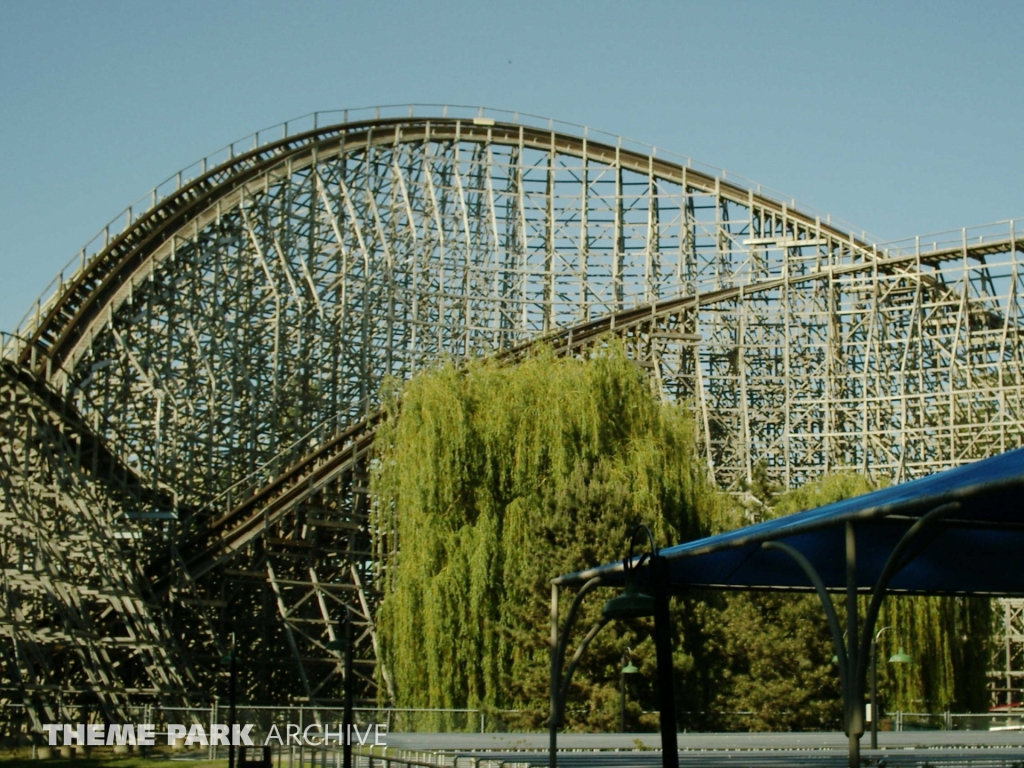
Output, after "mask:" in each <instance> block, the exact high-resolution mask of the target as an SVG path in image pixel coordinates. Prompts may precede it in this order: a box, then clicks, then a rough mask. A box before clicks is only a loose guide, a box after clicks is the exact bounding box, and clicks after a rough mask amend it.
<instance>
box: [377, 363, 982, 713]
mask: <svg viewBox="0 0 1024 768" xmlns="http://www.w3.org/2000/svg"><path fill="white" fill-rule="evenodd" d="M399 402H400V408H399ZM386 407H387V412H388V417H387V419H386V420H385V422H384V424H383V425H382V427H381V428H380V430H379V432H378V437H377V443H376V446H377V451H378V453H377V459H376V462H375V465H374V469H373V472H372V476H371V492H372V494H373V497H374V499H375V507H374V510H375V511H374V514H375V516H376V519H375V521H374V529H375V530H376V531H377V537H376V542H375V544H376V546H377V547H378V551H379V552H381V553H383V554H389V556H388V557H386V558H385V563H386V565H385V567H384V571H383V573H382V574H381V576H382V581H381V583H382V585H383V589H384V592H385V595H384V598H383V601H382V605H381V608H380V611H379V612H378V628H379V632H380V638H381V643H382V656H383V660H384V664H385V666H386V668H387V669H388V670H389V672H390V673H391V678H392V680H393V684H394V687H395V696H396V700H395V702H394V703H395V704H396V705H399V706H407V707H430V708H461V707H472V708H482V709H485V710H508V709H517V710H520V714H519V715H518V716H512V715H509V714H507V713H504V714H503V715H502V719H504V720H505V721H506V722H507V723H508V724H509V725H510V726H511V727H518V728H537V727H540V726H541V725H542V724H543V722H544V720H545V719H546V717H547V696H548V690H547V686H548V646H547V638H548V626H549V600H550V586H549V580H550V578H551V577H552V576H554V575H556V574H560V573H568V572H571V571H574V570H578V569H581V568H583V567H587V566H591V565H594V564H596V563H601V562H607V561H610V560H614V559H618V558H620V557H621V556H622V555H623V552H624V548H625V543H624V535H625V532H626V531H627V530H628V528H629V527H631V526H632V525H634V524H635V523H637V522H645V523H647V524H648V525H649V526H650V527H651V528H652V530H653V531H654V532H655V535H656V538H657V540H658V542H659V544H661V545H663V544H666V543H675V542H677V541H684V540H689V539H693V538H696V537H699V536H702V535H707V534H708V533H711V532H717V531H721V530H724V529H730V528H734V527H736V526H737V525H740V524H742V522H741V521H743V519H744V516H746V517H747V518H748V519H749V514H750V513H749V511H748V510H743V509H741V508H740V507H739V506H738V504H737V503H734V502H733V501H731V500H730V499H729V497H727V496H726V495H724V494H721V493H718V492H717V491H715V490H714V489H713V488H711V487H709V485H708V484H707V482H706V481H705V479H704V472H703V469H702V466H701V463H700V462H699V461H698V460H697V459H696V457H695V456H694V448H693V445H694V430H693V425H692V423H691V421H690V419H689V417H688V416H687V414H686V412H685V410H684V409H683V408H682V407H679V406H675V405H669V404H663V403H660V402H659V401H657V400H656V399H655V398H654V397H652V395H651V392H650V389H649V387H648V385H647V383H646V382H645V380H644V378H643V376H642V374H641V373H640V371H639V369H638V368H637V367H636V366H635V365H634V364H633V363H632V362H630V361H629V360H628V359H627V357H626V355H625V353H624V351H623V350H622V348H621V347H620V346H619V345H618V344H615V343H612V344H610V345H609V346H606V347H604V348H602V349H601V350H599V351H598V352H597V353H595V354H593V355H592V356H591V357H590V358H589V359H586V360H579V359H571V358H559V357H556V356H555V355H554V354H553V353H552V352H551V351H550V350H542V351H540V352H539V353H537V354H536V355H534V356H532V357H530V358H528V359H527V360H525V361H523V362H521V363H519V364H517V365H515V366H505V365H501V364H498V363H496V362H494V361H477V362H472V363H470V364H468V365H467V366H464V367H456V366H455V365H452V364H448V365H443V366H440V367H438V368H436V369H434V370H432V371H429V372H427V373H425V374H422V375H420V376H417V377H416V378H414V379H413V380H412V381H410V382H409V383H408V384H407V385H406V386H405V387H404V389H403V390H402V391H401V393H400V396H399V395H397V394H395V393H392V395H391V396H389V398H388V400H387V406H386ZM399 410H400V411H401V418H398V413H399ZM871 489H872V485H871V483H870V482H869V481H868V480H867V479H865V478H864V477H862V476H859V475H856V474H853V473H841V474H836V475H831V476H828V477H825V478H822V479H821V480H819V481H817V482H815V483H811V484H808V485H807V486H805V487H803V488H800V489H797V490H795V491H789V492H785V493H782V492H781V491H780V489H779V488H777V487H776V486H774V485H772V483H771V482H770V481H769V477H768V473H767V471H766V467H764V466H763V465H758V466H757V467H755V472H754V474H753V480H752V482H751V483H750V484H749V487H748V488H747V489H746V490H747V492H748V498H750V497H754V498H756V499H757V501H756V502H754V503H755V504H758V505H759V506H758V511H757V516H758V517H761V518H767V517H773V516H777V515H782V514H789V513H791V512H796V511H799V510H802V509H809V508H813V507H817V506H821V505H823V504H827V503H830V502H833V501H838V500H840V499H843V498H848V497H851V496H855V495H858V494H861V493H865V492H867V491H869V490H871ZM604 597H607V595H605V596H604ZM600 608H601V598H600V597H598V598H594V599H590V600H587V601H585V602H584V604H583V606H582V610H581V614H580V617H579V619H578V621H577V624H576V627H577V629H578V632H577V637H579V635H581V634H582V633H583V632H585V631H586V629H587V628H588V627H589V626H590V625H591V624H592V623H593V622H594V621H595V620H596V619H597V617H598V615H599V613H600ZM863 608H864V606H863V605H862V607H861V610H862V611H863ZM837 609H838V611H839V613H840V615H842V614H843V607H842V605H837ZM563 611H564V608H563ZM672 612H673V632H674V637H673V648H674V649H675V650H674V666H675V669H676V674H677V682H676V692H677V709H678V711H679V712H680V725H681V726H682V727H687V728H691V729H727V730H728V729H742V730H747V729H758V730H791V729H815V728H837V727H839V726H840V713H841V704H840V694H839V681H838V674H837V670H836V668H835V666H834V665H833V664H832V662H831V658H832V654H833V648H832V644H831V636H830V635H829V633H828V629H827V625H826V622H825V619H824V616H823V613H822V610H821V607H820V605H819V604H818V602H817V598H816V597H815V596H814V595H787V594H765V593H734V594H721V593H707V594H698V593H694V594H691V595H687V596H685V597H681V598H677V599H676V600H674V601H673V608H672ZM887 625H892V626H893V629H892V630H890V631H887V632H886V633H884V634H883V635H882V640H881V642H880V646H879V659H880V662H881V663H880V665H879V682H880V691H881V693H882V701H883V704H884V705H886V706H887V707H888V708H889V709H890V710H892V709H895V708H897V707H899V708H903V709H921V708H926V709H931V710H933V711H939V710H942V709H946V708H951V709H961V710H962V709H968V708H975V709H976V708H980V707H983V705H984V695H985V693H984V685H985V664H986V660H987V658H988V656H987V654H988V650H989V646H988V642H989V638H990V637H991V634H992V612H991V609H990V607H989V603H988V601H986V600H953V599H939V598H909V599H908V598H892V597H891V598H889V599H888V600H887V601H886V604H885V607H884V608H883V612H882V615H881V617H880V619H879V623H878V627H883V626H887ZM897 643H898V644H899V645H903V646H905V647H906V649H907V651H908V652H909V653H910V654H911V655H912V656H914V658H915V663H914V664H913V665H909V666H908V667H906V668H897V667H896V665H888V664H885V660H886V659H888V657H889V655H891V654H892V653H894V652H895V651H896V647H897ZM627 647H629V648H631V649H632V659H633V661H634V663H635V664H636V665H637V666H638V667H639V668H640V674H638V675H634V676H631V678H630V680H629V696H628V705H627V723H628V727H629V728H630V729H638V728H643V729H653V728H656V727H657V719H656V717H655V716H651V715H643V714H642V711H643V710H651V709H654V708H655V701H656V689H655V679H656V677H655V655H654V650H653V644H652V642H651V639H650V625H649V623H647V622H645V621H641V620H638V621H633V622H616V623H614V624H612V625H610V626H609V627H607V628H605V629H604V630H603V631H602V633H601V634H599V635H598V637H597V639H596V640H595V641H594V642H593V643H592V644H591V646H590V648H589V649H588V651H587V653H586V655H585V656H584V658H583V662H582V663H581V666H580V668H579V670H578V671H577V673H576V676H575V678H574V683H573V687H572V689H571V691H570V695H569V699H568V703H567V710H566V716H567V723H568V727H570V728H586V729H590V730H614V729H616V728H617V723H618V708H619V694H618V686H619V682H620V676H619V670H620V669H621V666H622V662H623V654H624V652H625V650H626V648H627ZM737 712H743V713H745V714H744V715H743V716H741V717H737V716H734V715H728V714H725V713H737Z"/></svg>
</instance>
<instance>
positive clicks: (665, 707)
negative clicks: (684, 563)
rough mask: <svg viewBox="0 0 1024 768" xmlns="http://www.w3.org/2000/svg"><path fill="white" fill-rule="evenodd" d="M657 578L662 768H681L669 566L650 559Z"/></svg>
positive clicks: (662, 560)
mask: <svg viewBox="0 0 1024 768" xmlns="http://www.w3.org/2000/svg"><path fill="white" fill-rule="evenodd" d="M651 575H652V576H653V577H654V587H655V589H654V650H655V653H656V654H657V659H658V665H657V669H658V712H659V715H660V717H659V719H660V726H661V765H662V768H679V745H678V741H677V738H676V702H675V691H674V690H673V685H672V677H673V669H672V636H671V633H670V629H669V614H668V589H667V587H668V563H667V561H666V560H665V558H663V557H661V556H660V555H654V556H653V557H652V558H651Z"/></svg>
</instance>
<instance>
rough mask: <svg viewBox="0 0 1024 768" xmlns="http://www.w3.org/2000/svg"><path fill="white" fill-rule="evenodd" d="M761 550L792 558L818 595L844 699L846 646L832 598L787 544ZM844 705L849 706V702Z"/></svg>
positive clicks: (774, 543) (764, 546) (776, 543)
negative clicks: (770, 550)
mask: <svg viewBox="0 0 1024 768" xmlns="http://www.w3.org/2000/svg"><path fill="white" fill-rule="evenodd" d="M761 548H762V549H777V550H779V551H780V552H784V553H785V554H787V555H789V557H790V558H792V559H793V561H794V562H796V564H797V565H799V566H800V568H801V569H802V570H803V572H804V573H805V574H806V575H807V578H808V579H810V581H811V584H813V585H814V591H815V592H817V593H818V599H819V600H820V601H821V606H822V608H824V609H825V616H826V617H827V618H828V628H829V630H830V631H831V632H832V644H833V645H834V646H835V649H836V659H837V660H838V662H839V685H840V687H841V688H842V691H843V698H844V699H846V698H847V689H848V685H849V679H850V676H849V660H848V658H847V654H846V645H845V643H844V642H843V630H842V627H840V625H839V616H838V614H836V608H835V606H834V605H832V598H831V597H830V596H829V594H828V591H827V590H826V589H825V584H824V582H823V581H822V580H821V576H819V575H818V571H817V570H815V568H814V566H813V565H811V561H810V560H808V559H807V558H806V557H804V556H803V554H801V552H800V551H799V550H797V549H795V548H794V547H791V546H790V545H789V544H783V543H782V542H781V541H766V542H764V543H763V544H762V545H761ZM845 703H846V704H847V706H849V702H845Z"/></svg>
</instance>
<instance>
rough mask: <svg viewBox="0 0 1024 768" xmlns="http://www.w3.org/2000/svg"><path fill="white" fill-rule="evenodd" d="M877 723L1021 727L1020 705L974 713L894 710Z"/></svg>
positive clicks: (910, 727)
mask: <svg viewBox="0 0 1024 768" xmlns="http://www.w3.org/2000/svg"><path fill="white" fill-rule="evenodd" d="M879 723H880V725H882V726H883V729H886V730H893V731H991V730H996V729H998V730H1024V709H1017V710H1011V711H1009V712H976V713H958V712H894V713H892V714H891V715H890V716H889V717H888V718H882V719H881V720H880V721H879ZM885 726H888V728H885Z"/></svg>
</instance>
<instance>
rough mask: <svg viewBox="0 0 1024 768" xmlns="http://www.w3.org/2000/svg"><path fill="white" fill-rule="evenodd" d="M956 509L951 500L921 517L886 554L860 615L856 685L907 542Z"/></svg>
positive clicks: (860, 678) (903, 564)
mask: <svg viewBox="0 0 1024 768" xmlns="http://www.w3.org/2000/svg"><path fill="white" fill-rule="evenodd" d="M958 509H960V502H959V501H951V502H949V503H948V504H943V505H942V506H939V507H936V508H935V509H933V510H932V511H931V512H929V513H928V514H926V515H923V516H922V517H921V518H920V519H919V520H918V521H917V522H916V523H914V524H913V525H912V526H910V529H909V530H908V531H907V532H906V533H905V534H903V538H902V539H900V541H899V543H898V544H897V545H896V548H895V549H894V550H893V551H892V554H890V555H889V559H888V560H886V562H885V567H884V568H882V573H881V574H880V575H879V577H878V581H877V582H876V583H875V588H874V589H873V590H872V592H871V602H870V603H869V604H868V610H867V613H865V614H864V626H863V627H862V629H861V640H860V648H861V652H860V653H858V654H857V667H856V677H855V678H854V679H855V680H856V681H857V683H858V684H859V683H860V681H861V680H862V679H863V677H864V671H865V669H866V668H867V658H866V654H865V653H864V651H865V650H867V648H868V647H869V646H870V644H871V639H872V635H873V633H874V631H875V621H876V620H877V619H878V612H879V611H880V610H881V608H882V600H883V599H884V598H885V592H886V590H887V589H888V588H889V581H890V580H891V579H892V577H893V576H895V575H896V574H897V573H899V572H900V570H902V569H903V567H904V566H906V565H907V563H906V562H903V555H904V554H906V551H907V549H908V548H909V547H910V545H911V543H913V541H914V539H916V538H917V537H918V536H919V535H920V534H921V532H922V531H924V530H926V529H928V528H930V527H932V526H933V525H934V524H935V523H937V522H938V521H940V520H942V519H943V518H944V517H946V516H948V515H949V514H951V513H953V512H955V511H956V510H958ZM908 562H909V561H908Z"/></svg>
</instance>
